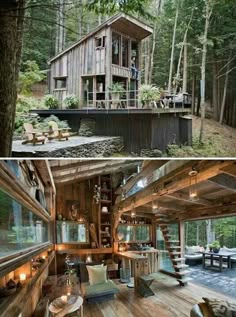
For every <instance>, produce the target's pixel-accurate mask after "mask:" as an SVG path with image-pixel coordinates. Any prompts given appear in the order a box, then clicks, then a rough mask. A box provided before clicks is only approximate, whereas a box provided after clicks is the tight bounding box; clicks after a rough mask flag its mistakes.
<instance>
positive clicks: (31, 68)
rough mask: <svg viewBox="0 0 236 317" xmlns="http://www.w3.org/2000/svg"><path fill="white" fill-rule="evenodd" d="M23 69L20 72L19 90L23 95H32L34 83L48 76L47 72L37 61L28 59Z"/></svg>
mask: <svg viewBox="0 0 236 317" xmlns="http://www.w3.org/2000/svg"><path fill="white" fill-rule="evenodd" d="M22 68H23V71H21V72H20V74H19V84H18V91H19V93H20V94H23V95H30V94H31V88H32V85H33V84H36V83H38V82H40V81H42V80H44V79H45V78H46V72H45V71H41V70H40V69H39V66H38V64H37V63H36V62H35V61H26V62H25V63H24V64H23V67H22Z"/></svg>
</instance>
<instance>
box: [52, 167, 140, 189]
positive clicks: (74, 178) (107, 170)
mask: <svg viewBox="0 0 236 317" xmlns="http://www.w3.org/2000/svg"><path fill="white" fill-rule="evenodd" d="M130 162H131V163H129V164H123V162H122V163H119V164H114V163H113V165H111V164H109V166H105V167H104V168H98V169H95V170H93V171H91V172H89V171H85V172H83V173H78V174H74V173H72V174H71V176H65V175H64V177H60V178H54V181H55V183H56V186H60V185H67V184H72V183H76V182H80V181H83V180H86V179H89V178H93V177H95V176H98V175H104V174H112V173H117V172H119V171H123V170H126V169H130V168H132V167H134V166H135V162H132V161H130Z"/></svg>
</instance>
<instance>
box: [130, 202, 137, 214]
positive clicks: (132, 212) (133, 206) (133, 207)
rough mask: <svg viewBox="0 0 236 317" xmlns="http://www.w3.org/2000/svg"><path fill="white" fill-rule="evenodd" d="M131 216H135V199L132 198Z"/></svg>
mask: <svg viewBox="0 0 236 317" xmlns="http://www.w3.org/2000/svg"><path fill="white" fill-rule="evenodd" d="M130 216H131V218H135V217H136V209H135V201H134V200H133V203H132V209H131V213H130Z"/></svg>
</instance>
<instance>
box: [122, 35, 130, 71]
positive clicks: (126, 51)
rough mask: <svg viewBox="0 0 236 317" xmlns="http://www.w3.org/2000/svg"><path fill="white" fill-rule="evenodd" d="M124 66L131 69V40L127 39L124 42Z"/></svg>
mask: <svg viewBox="0 0 236 317" xmlns="http://www.w3.org/2000/svg"><path fill="white" fill-rule="evenodd" d="M122 66H123V67H129V40H128V39H126V38H123V40H122Z"/></svg>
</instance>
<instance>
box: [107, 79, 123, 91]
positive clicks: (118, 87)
mask: <svg viewBox="0 0 236 317" xmlns="http://www.w3.org/2000/svg"><path fill="white" fill-rule="evenodd" d="M108 89H109V90H110V92H111V93H114V94H123V93H124V92H125V89H124V87H123V85H122V84H121V83H118V82H117V83H113V84H112V85H111V86H110V87H109V88H108Z"/></svg>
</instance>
